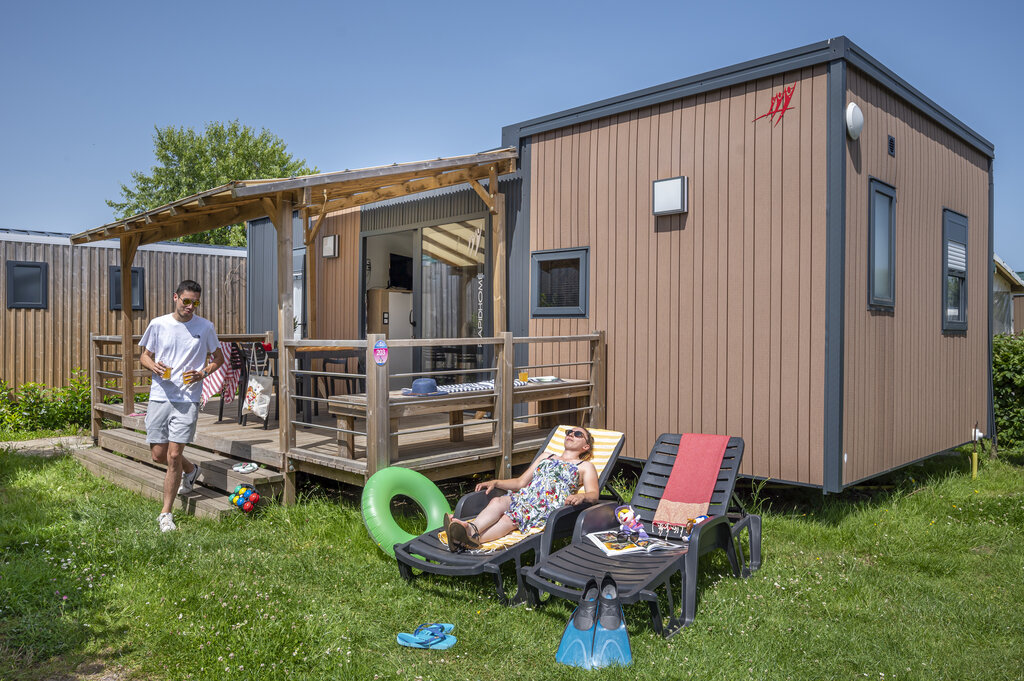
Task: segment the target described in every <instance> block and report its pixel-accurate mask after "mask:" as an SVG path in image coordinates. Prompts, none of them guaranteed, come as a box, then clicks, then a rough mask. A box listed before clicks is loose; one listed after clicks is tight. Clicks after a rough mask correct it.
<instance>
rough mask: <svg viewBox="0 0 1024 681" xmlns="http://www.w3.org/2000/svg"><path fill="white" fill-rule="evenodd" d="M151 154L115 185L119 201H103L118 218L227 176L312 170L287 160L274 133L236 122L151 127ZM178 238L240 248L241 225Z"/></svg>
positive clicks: (292, 174)
mask: <svg viewBox="0 0 1024 681" xmlns="http://www.w3.org/2000/svg"><path fill="white" fill-rule="evenodd" d="M154 129H155V132H154V133H153V153H154V155H155V156H156V161H157V165H155V166H153V167H152V168H151V169H150V174H149V175H146V174H145V173H142V172H141V171H133V172H132V186H129V185H126V184H122V185H121V198H122V199H123V200H122V201H115V200H111V199H107V205H108V206H110V207H111V208H113V209H114V210H115V211H116V214H117V218H118V219H123V218H126V217H129V216H132V215H137V214H138V213H142V212H145V211H147V210H151V209H153V208H156V207H157V206H162V205H164V204H167V203H171V202H172V201H177V200H178V199H183V198H185V197H186V196H191V195H192V194H198V193H199V192H202V191H206V190H207V189H213V188H214V187H218V186H220V185H222V184H227V183H228V182H230V181H232V180H257V179H266V178H271V177H295V176H297V175H308V174H310V173H315V172H317V170H316V168H315V167H314V168H309V167H308V166H307V165H306V162H305V160H302V159H293V158H292V155H291V154H289V153H288V151H287V146H286V145H285V143H284V141H283V140H281V138H280V137H278V136H277V135H274V134H273V133H271V132H270V131H268V130H266V129H262V130H260V131H259V133H257V132H256V131H255V130H254V129H253V128H250V127H249V126H247V125H242V124H241V123H239V122H238V121H237V120H234V121H231V122H230V123H226V124H225V123H220V122H213V123H207V124H206V127H205V129H204V130H203V132H202V133H201V134H200V133H197V132H196V131H195V130H193V129H192V128H185V127H175V126H173V125H169V126H167V127H166V128H160V127H155V128H154ZM180 241H191V242H194V243H206V244H219V245H224V246H244V245H245V226H244V225H231V226H228V227H221V228H219V229H214V230H211V231H209V232H202V233H200V234H193V235H190V236H184V237H182V238H181V239H180Z"/></svg>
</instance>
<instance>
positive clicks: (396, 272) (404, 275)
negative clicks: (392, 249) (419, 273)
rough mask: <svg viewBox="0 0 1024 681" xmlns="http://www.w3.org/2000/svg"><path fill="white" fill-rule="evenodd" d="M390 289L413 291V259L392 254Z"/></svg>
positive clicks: (389, 273) (389, 278) (389, 277)
mask: <svg viewBox="0 0 1024 681" xmlns="http://www.w3.org/2000/svg"><path fill="white" fill-rule="evenodd" d="M388 288H404V289H408V290H410V291H411V290H412V258H410V257H409V256H407V255H399V254H398V253H392V254H391V267H390V268H389V269H388Z"/></svg>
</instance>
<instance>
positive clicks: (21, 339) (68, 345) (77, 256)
mask: <svg viewBox="0 0 1024 681" xmlns="http://www.w3.org/2000/svg"><path fill="white" fill-rule="evenodd" d="M8 260H25V261H33V262H47V263H49V301H48V307H47V309H45V310H28V309H13V310H9V309H7V301H6V286H7V279H6V276H7V275H6V266H7V261H8ZM119 264H120V252H119V251H118V249H116V248H104V247H92V246H74V247H72V246H70V245H67V246H66V245H61V244H51V243H30V242H15V241H0V266H2V267H3V268H4V272H3V275H2V276H3V279H2V282H0V285H2V287H3V289H4V293H3V296H0V297H2V298H3V300H2V301H0V304H2V306H3V307H0V338H2V339H3V354H2V359H0V362H2V364H0V379H3V380H5V381H7V383H8V385H10V386H18V385H21V384H22V383H27V382H30V381H34V382H39V383H45V384H46V385H50V386H62V385H65V384H66V382H67V380H68V378H70V376H71V372H72V371H73V370H74V369H75V368H82V369H88V367H89V334H90V333H96V334H106V335H117V334H120V333H121V312H120V311H119V310H118V311H111V310H110V309H109V307H110V300H109V281H108V279H109V277H108V272H109V269H108V268H109V266H110V265H119ZM132 266H133V267H142V268H144V269H145V275H144V276H145V282H146V283H145V294H146V296H145V309H143V310H142V311H136V313H135V314H136V319H135V329H134V333H136V334H140V333H142V332H143V331H144V330H145V328H146V325H147V324H148V323H149V320H150V318H152V317H156V316H159V315H162V314H167V313H168V312H171V311H172V295H173V294H174V289H175V287H177V285H178V283H179V282H180V281H181V280H182V279H186V278H190V279H195V280H196V281H198V282H199V283H200V284H201V285H202V286H203V304H202V309H201V310H200V315H202V316H203V317H206V318H207V319H210V320H211V321H212V322H213V323H214V325H215V327H216V329H217V332H218V333H245V296H246V279H245V257H244V255H243V256H226V255H210V254H203V253H194V252H190V251H188V250H185V249H183V251H182V252H168V251H150V250H140V251H139V252H138V253H137V254H136V256H135V261H134V262H133V263H132Z"/></svg>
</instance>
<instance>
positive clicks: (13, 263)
mask: <svg viewBox="0 0 1024 681" xmlns="http://www.w3.org/2000/svg"><path fill="white" fill-rule="evenodd" d="M18 267H24V268H26V269H34V270H36V271H38V272H39V279H40V284H39V299H38V300H24V299H22V300H18V291H17V290H16V289H15V286H14V270H15V268H18ZM49 304H50V264H49V263H48V262H45V261H43V262H35V261H30V260H8V261H7V309H8V310H18V309H29V310H45V309H47V308H48V307H49Z"/></svg>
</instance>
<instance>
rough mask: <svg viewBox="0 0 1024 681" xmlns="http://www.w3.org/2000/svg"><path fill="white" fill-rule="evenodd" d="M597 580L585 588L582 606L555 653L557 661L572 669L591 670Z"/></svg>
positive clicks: (566, 628) (564, 633)
mask: <svg viewBox="0 0 1024 681" xmlns="http://www.w3.org/2000/svg"><path fill="white" fill-rule="evenodd" d="M597 596H598V591H597V580H594V579H591V580H589V581H588V582H587V585H586V586H585V587H583V595H582V596H581V597H580V604H579V606H577V607H576V610H575V611H574V612H573V613H572V617H570V618H569V621H568V623H566V625H565V631H564V632H563V633H562V640H561V642H560V643H559V644H558V652H556V653H555V661H556V662H560V663H562V664H567V665H569V666H570V667H582V668H583V669H590V668H591V664H590V649H591V647H592V646H593V644H594V625H595V624H596V621H597Z"/></svg>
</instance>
